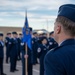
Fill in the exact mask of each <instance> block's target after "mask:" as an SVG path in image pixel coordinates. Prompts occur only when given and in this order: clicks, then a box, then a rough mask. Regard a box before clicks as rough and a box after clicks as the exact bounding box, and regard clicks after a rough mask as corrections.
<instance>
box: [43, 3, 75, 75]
mask: <svg viewBox="0 0 75 75" xmlns="http://www.w3.org/2000/svg"><path fill="white" fill-rule="evenodd" d="M74 37H75V5H74V4H65V5H62V6H60V8H59V11H58V16H57V18H56V21H55V24H54V39H55V41H56V42H57V43H58V45H59V46H58V47H57V48H55V49H53V50H51V51H50V52H48V53H47V54H46V56H45V60H44V66H45V67H44V68H45V75H75V40H74Z"/></svg>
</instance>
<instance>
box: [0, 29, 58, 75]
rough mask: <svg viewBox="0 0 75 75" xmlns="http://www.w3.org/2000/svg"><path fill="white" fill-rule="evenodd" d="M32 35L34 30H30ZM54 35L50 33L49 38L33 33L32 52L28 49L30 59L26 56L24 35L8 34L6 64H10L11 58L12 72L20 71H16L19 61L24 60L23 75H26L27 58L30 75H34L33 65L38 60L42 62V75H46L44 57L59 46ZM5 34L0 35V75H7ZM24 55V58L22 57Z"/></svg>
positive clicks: (45, 35)
mask: <svg viewBox="0 0 75 75" xmlns="http://www.w3.org/2000/svg"><path fill="white" fill-rule="evenodd" d="M30 31H31V34H32V29H30ZM53 33H54V32H51V33H50V37H49V38H47V34H46V33H43V34H40V35H38V34H37V32H34V33H33V35H32V36H33V37H32V50H30V49H29V48H28V50H27V51H28V57H27V55H25V45H26V44H25V43H23V42H22V34H19V37H18V34H17V32H12V37H11V33H7V36H6V38H5V45H6V63H9V58H10V72H15V71H18V69H16V65H17V60H22V75H25V58H28V75H33V72H32V69H33V65H36V64H37V63H38V61H37V58H39V61H40V75H44V65H43V61H44V56H45V54H46V53H47V52H48V51H49V50H51V49H52V48H55V47H56V46H57V45H58V44H57V43H56V42H55V41H54V38H53ZM3 47H4V42H3V34H2V33H0V73H1V75H6V74H4V73H3V58H4V54H3ZM20 53H22V56H21V55H20Z"/></svg>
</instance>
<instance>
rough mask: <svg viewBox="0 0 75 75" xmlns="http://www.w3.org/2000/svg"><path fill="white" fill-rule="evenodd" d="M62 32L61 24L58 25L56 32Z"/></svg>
mask: <svg viewBox="0 0 75 75" xmlns="http://www.w3.org/2000/svg"><path fill="white" fill-rule="evenodd" d="M60 32H61V25H57V30H56V33H57V34H59V33H60Z"/></svg>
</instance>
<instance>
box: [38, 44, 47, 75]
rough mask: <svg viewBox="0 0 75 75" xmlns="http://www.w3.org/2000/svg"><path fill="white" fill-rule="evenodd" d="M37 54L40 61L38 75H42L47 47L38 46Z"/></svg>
mask: <svg viewBox="0 0 75 75" xmlns="http://www.w3.org/2000/svg"><path fill="white" fill-rule="evenodd" d="M37 52H38V56H39V60H40V75H44V57H45V55H46V53H47V52H48V48H47V45H43V44H40V45H39V47H38V49H37Z"/></svg>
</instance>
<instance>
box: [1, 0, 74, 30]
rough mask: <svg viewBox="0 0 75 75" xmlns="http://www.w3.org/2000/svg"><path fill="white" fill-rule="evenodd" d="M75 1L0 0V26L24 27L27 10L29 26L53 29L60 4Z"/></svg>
mask: <svg viewBox="0 0 75 75" xmlns="http://www.w3.org/2000/svg"><path fill="white" fill-rule="evenodd" d="M68 3H70V4H71V3H72V4H73V3H75V1H74V0H0V26H13V27H14V26H15V27H23V26H24V22H25V10H26V9H27V16H28V21H29V26H30V27H32V28H33V29H43V28H44V29H47V28H48V31H52V30H53V26H54V21H55V18H56V15H57V11H58V8H59V6H60V5H63V4H68Z"/></svg>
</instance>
